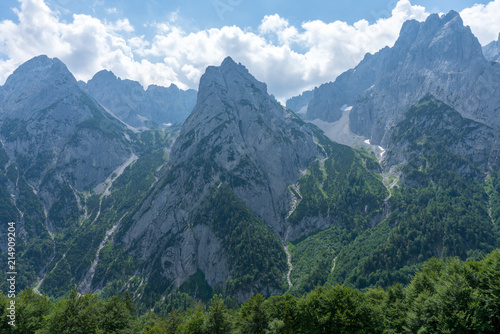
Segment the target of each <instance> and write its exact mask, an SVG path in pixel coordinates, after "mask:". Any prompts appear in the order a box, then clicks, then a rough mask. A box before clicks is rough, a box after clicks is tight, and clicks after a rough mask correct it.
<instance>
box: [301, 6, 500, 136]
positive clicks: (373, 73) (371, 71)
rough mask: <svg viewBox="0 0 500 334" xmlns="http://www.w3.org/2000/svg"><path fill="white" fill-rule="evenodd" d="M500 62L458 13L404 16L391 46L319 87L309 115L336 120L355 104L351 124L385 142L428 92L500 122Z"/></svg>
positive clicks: (462, 109)
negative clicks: (343, 109)
mask: <svg viewBox="0 0 500 334" xmlns="http://www.w3.org/2000/svg"><path fill="white" fill-rule="evenodd" d="M499 83H500V66H498V65H497V64H494V65H492V64H491V63H490V62H488V61H487V60H486V59H485V58H484V57H483V55H482V51H481V45H480V44H479V42H478V40H477V39H476V37H475V36H474V35H473V34H472V32H471V30H470V28H469V27H464V25H463V22H462V19H461V18H460V16H459V15H458V13H456V12H454V11H452V12H450V13H448V14H447V15H445V16H442V17H439V16H438V15H437V14H433V15H430V16H429V17H428V18H427V20H426V21H425V22H422V23H419V22H417V21H408V22H405V23H404V25H403V27H402V29H401V33H400V37H399V39H398V40H397V42H396V43H395V45H394V47H392V48H384V49H382V50H381V51H379V52H378V53H376V54H374V55H370V54H367V55H366V57H365V59H364V60H363V61H362V62H361V63H360V64H359V65H358V66H357V67H356V68H355V69H353V70H350V71H347V72H345V73H344V74H342V75H341V76H339V77H338V78H337V80H336V81H335V82H333V83H329V84H325V85H322V86H321V87H319V88H317V89H316V90H315V95H314V99H313V100H312V101H311V103H310V104H309V108H308V112H307V118H308V119H316V118H319V119H322V120H324V121H328V122H334V121H336V120H338V119H340V117H341V115H342V112H341V110H340V108H341V107H342V106H343V105H348V106H353V108H352V111H351V113H350V127H351V130H352V131H353V132H354V133H356V134H359V135H362V136H364V137H366V138H369V139H370V140H371V142H372V144H382V145H385V144H386V143H387V141H388V140H389V138H390V133H391V131H392V130H391V128H392V127H393V126H394V125H396V124H397V123H398V122H399V121H400V120H401V119H402V115H403V114H404V112H405V111H406V110H408V108H409V107H410V106H411V105H413V104H414V103H416V102H418V101H419V100H420V99H421V98H423V97H424V96H425V95H426V94H428V93H430V94H432V95H433V96H435V97H436V98H437V99H439V100H442V101H443V102H445V103H446V104H449V105H450V106H452V107H453V108H455V109H456V110H457V111H459V112H460V113H461V114H462V116H464V117H467V118H470V119H473V120H476V121H479V122H488V124H489V125H491V126H493V127H494V128H498V127H500V116H499V114H498V112H497V108H498V105H499V102H500V94H499V93H500V92H499V90H500V85H499Z"/></svg>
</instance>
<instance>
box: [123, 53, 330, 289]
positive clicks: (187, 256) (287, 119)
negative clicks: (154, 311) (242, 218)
mask: <svg viewBox="0 0 500 334" xmlns="http://www.w3.org/2000/svg"><path fill="white" fill-rule="evenodd" d="M318 156H322V153H321V151H320V147H319V146H318V145H317V144H316V143H315V141H314V137H313V134H312V131H311V130H310V128H309V126H308V125H306V124H305V123H304V122H302V121H301V120H300V119H299V118H298V117H297V116H296V115H295V114H293V113H292V112H290V111H289V110H287V109H285V108H284V107H282V106H281V105H280V104H279V103H278V102H277V101H276V100H275V99H274V98H272V97H271V96H270V95H268V93H267V88H266V85H265V84H263V83H261V82H258V81H257V80H256V79H255V78H254V77H253V76H251V75H250V74H249V73H248V71H247V70H246V68H244V67H243V66H242V65H239V64H236V63H235V62H234V61H233V60H232V59H230V58H227V59H226V60H224V62H223V63H222V65H221V66H220V67H209V68H208V69H207V71H206V73H205V74H204V75H203V77H202V78H201V82H200V89H199V93H198V101H197V104H196V107H195V108H194V110H193V112H192V114H191V115H190V117H189V118H188V119H187V120H186V122H185V124H184V125H183V127H182V129H181V133H180V135H179V137H178V139H177V140H176V142H175V144H174V146H173V148H172V151H171V155H170V160H169V169H168V171H167V172H166V173H165V175H164V176H163V178H162V179H161V180H160V181H159V183H158V184H159V185H158V187H157V188H156V189H155V191H154V193H153V195H152V196H150V198H149V199H148V200H147V201H146V203H145V204H144V205H143V209H142V210H140V211H139V212H138V213H137V214H136V215H135V217H134V219H135V223H134V224H133V226H132V227H131V228H130V229H129V231H128V232H127V234H126V236H125V240H126V241H127V242H128V243H131V244H132V243H136V242H138V243H140V245H141V246H140V247H138V249H139V250H138V251H137V252H138V254H137V255H138V256H141V257H144V258H148V257H150V256H151V253H152V252H157V254H158V256H161V261H160V262H161V263H171V264H172V265H170V266H165V267H164V268H163V270H164V272H165V273H166V277H169V278H171V279H172V278H177V279H178V280H179V283H180V282H182V281H183V280H185V279H186V278H187V277H188V276H190V275H192V274H194V273H195V272H196V270H197V268H200V269H201V270H202V271H203V272H204V273H205V275H206V278H207V281H208V283H209V284H210V285H212V286H217V285H218V286H221V285H223V284H224V283H225V281H226V280H227V278H228V276H229V275H230V274H231V268H230V266H229V262H228V258H229V254H227V249H224V248H222V247H221V246H220V243H221V241H220V240H221V238H220V236H216V235H215V234H214V231H213V230H211V229H210V228H208V226H206V225H204V224H203V222H202V223H201V224H198V223H195V221H196V220H197V219H196V216H197V215H199V214H200V212H204V211H206V210H207V208H206V206H204V203H205V202H206V199H207V197H209V196H210V194H211V193H212V192H213V191H214V189H219V188H221V187H223V188H224V189H228V191H227V192H231V193H232V194H234V195H235V198H237V201H241V202H242V203H243V204H244V205H245V206H246V207H247V208H248V209H250V210H251V212H253V213H254V214H256V215H257V216H258V217H259V218H258V219H262V220H263V221H264V222H265V223H266V224H267V225H268V227H267V228H269V227H270V228H271V229H272V230H273V231H274V232H273V233H276V234H278V235H279V236H280V237H282V238H284V237H285V233H286V231H287V222H286V219H285V218H286V214H287V212H288V211H289V210H290V202H291V198H290V191H289V190H288V186H289V185H290V184H293V183H295V182H296V181H297V179H298V178H299V177H300V176H301V172H300V171H301V170H305V169H306V168H307V166H308V165H309V164H310V163H311V162H312V161H313V160H315V159H316V157H318ZM235 200H236V199H235ZM208 210H211V209H208ZM277 240H279V239H277ZM207 245H208V246H209V247H208V246H207ZM280 252H282V253H283V251H282V250H280Z"/></svg>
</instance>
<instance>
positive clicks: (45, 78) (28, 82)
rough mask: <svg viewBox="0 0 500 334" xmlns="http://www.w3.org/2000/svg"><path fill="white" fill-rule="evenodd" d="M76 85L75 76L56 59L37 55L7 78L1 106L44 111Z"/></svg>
mask: <svg viewBox="0 0 500 334" xmlns="http://www.w3.org/2000/svg"><path fill="white" fill-rule="evenodd" d="M77 86H78V83H77V81H76V79H75V77H74V76H73V74H71V72H70V71H69V70H68V68H67V67H66V65H64V64H63V63H62V62H61V61H60V60H59V59H57V58H49V57H47V56H38V57H35V58H33V59H31V60H28V61H27V62H26V63H24V64H22V65H21V66H20V67H19V68H18V69H17V70H15V71H14V73H13V74H12V75H10V76H9V77H8V78H7V81H6V82H5V85H4V86H2V87H1V90H2V91H3V94H2V95H3V104H4V107H5V109H6V110H7V109H9V110H10V109H11V107H14V106H15V107H16V109H17V108H18V109H19V110H24V111H29V110H34V109H38V108H39V109H43V108H47V107H48V106H50V105H51V104H52V103H54V102H55V101H58V100H61V99H63V98H65V97H66V96H67V95H68V93H69V92H70V91H73V90H74V89H78V87H77ZM78 90H79V89H78ZM0 108H1V106H0Z"/></svg>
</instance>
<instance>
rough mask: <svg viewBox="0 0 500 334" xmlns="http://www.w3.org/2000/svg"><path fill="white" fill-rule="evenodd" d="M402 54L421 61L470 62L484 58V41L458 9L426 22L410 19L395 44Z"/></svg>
mask: <svg viewBox="0 0 500 334" xmlns="http://www.w3.org/2000/svg"><path fill="white" fill-rule="evenodd" d="M394 50H395V51H396V53H397V55H398V56H401V57H403V56H405V55H407V56H410V57H411V60H412V61H413V62H414V63H416V64H419V63H420V64H419V65H424V64H425V65H426V66H431V64H435V63H436V62H441V63H442V62H446V63H448V64H450V63H453V64H452V66H455V65H456V64H461V65H462V66H465V67H466V66H469V65H470V62H484V59H483V56H482V51H481V45H480V43H479V41H478V40H477V38H476V37H475V36H474V35H473V34H472V31H471V30H470V28H469V27H468V26H464V23H463V21H462V18H461V17H460V15H459V14H458V13H457V12H455V11H450V12H449V13H448V14H446V15H443V16H439V15H438V14H432V15H430V16H429V17H428V18H427V20H425V22H421V23H420V22H417V21H414V20H412V21H407V22H406V23H405V24H404V25H403V28H402V29H401V33H400V36H399V38H398V40H397V41H396V43H395V45H394Z"/></svg>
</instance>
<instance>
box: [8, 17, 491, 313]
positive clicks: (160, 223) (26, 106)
mask: <svg viewBox="0 0 500 334" xmlns="http://www.w3.org/2000/svg"><path fill="white" fill-rule="evenodd" d="M490 49H493V47H491V48H490ZM490 54H492V53H490ZM499 90H500V67H499V65H498V63H496V62H494V61H492V60H491V59H488V60H487V59H486V58H485V56H484V55H483V49H482V48H481V45H480V44H479V42H478V41H477V39H476V37H475V36H474V35H473V34H472V32H471V31H470V28H468V27H464V25H463V22H462V20H461V18H460V16H459V15H458V13H456V12H453V11H452V12H450V13H448V14H447V15H442V16H439V15H437V14H434V15H431V16H429V17H428V19H427V20H426V21H425V22H417V21H408V22H406V23H405V24H404V25H403V28H402V30H401V33H400V36H399V39H398V40H397V42H396V43H395V45H394V46H393V47H392V48H389V47H387V48H384V49H382V50H380V51H379V52H378V53H376V54H373V55H371V54H368V55H366V56H365V58H364V60H363V61H362V62H361V63H360V64H359V65H358V66H357V67H355V68H354V69H352V70H349V71H347V72H345V73H344V74H342V75H340V76H339V77H338V78H337V79H336V80H335V81H334V82H331V83H326V84H324V85H322V86H320V87H318V88H316V89H314V90H313V91H310V92H304V93H303V94H302V95H301V96H300V97H297V98H295V99H293V100H290V101H289V102H288V103H287V106H288V107H289V108H291V109H292V110H295V111H297V113H298V114H299V115H300V116H301V117H302V118H301V117H299V116H298V115H297V114H296V113H294V112H293V111H292V110H291V109H289V108H286V107H284V106H282V105H281V104H280V103H279V102H278V101H276V99H275V98H274V97H273V96H272V95H270V94H269V93H268V91H267V86H266V84H265V83H262V82H259V81H258V80H257V79H255V78H254V77H253V76H252V75H251V74H250V73H249V71H248V70H247V69H246V68H245V67H244V66H243V65H242V64H239V63H237V62H235V61H234V60H233V59H231V58H229V57H228V58H226V59H225V60H224V61H223V62H222V63H221V65H220V66H210V67H208V68H207V69H206V72H205V74H204V75H203V76H202V77H201V79H200V85H199V89H198V92H197V96H196V102H194V94H195V92H194V91H182V90H179V89H178V88H177V87H175V86H171V87H169V88H164V87H158V86H150V87H149V88H148V89H147V90H144V89H143V88H142V86H140V84H139V83H137V82H133V81H130V80H121V79H119V78H117V77H116V76H115V75H114V74H113V73H111V72H107V71H102V72H99V73H97V74H96V75H95V76H94V78H93V79H91V80H90V81H89V82H87V83H83V82H77V81H76V80H75V78H74V77H73V75H72V74H71V73H70V72H69V71H68V69H67V68H66V66H65V65H64V64H63V63H62V62H60V61H59V60H58V59H50V58H48V57H46V56H39V57H36V58H34V59H32V60H30V61H28V62H26V63H25V64H23V65H22V66H20V67H19V68H18V69H17V70H16V71H15V72H14V73H13V74H12V75H11V76H10V77H9V78H8V79H7V81H6V83H5V84H4V85H3V86H2V87H0V141H1V147H0V197H1V203H2V204H1V206H0V219H1V221H2V224H5V223H6V222H8V221H15V222H16V223H17V228H18V245H19V246H18V250H17V253H18V263H19V268H18V271H19V273H20V275H19V282H18V284H19V287H20V288H24V287H29V286H31V287H35V289H36V291H41V292H43V293H46V294H49V295H51V296H53V297H60V296H64V295H67V294H68V293H69V291H70V290H71V289H73V288H76V289H77V290H78V291H79V292H82V293H84V292H100V293H101V295H102V296H104V297H106V296H111V295H114V294H119V293H123V292H124V291H129V292H130V294H131V295H132V298H133V299H134V300H135V302H136V305H137V307H138V309H139V310H142V311H145V310H146V309H151V308H154V309H159V308H162V307H166V306H165V305H166V304H167V303H168V300H169V298H168V297H169V296H170V295H172V294H173V293H176V292H179V293H182V294H184V295H185V296H187V297H186V298H191V299H193V298H194V299H201V300H205V301H206V300H208V299H210V297H211V296H212V295H213V294H214V293H224V294H225V295H226V296H229V297H232V298H234V300H235V301H237V302H243V301H245V300H247V299H248V298H250V297H251V296H252V295H254V294H256V293H262V294H264V295H266V296H271V295H276V294H283V293H285V292H287V291H289V292H291V293H293V294H302V293H305V292H307V291H310V290H311V289H313V288H314V287H315V286H317V285H335V284H345V285H350V286H353V287H356V288H359V289H365V288H369V287H374V286H384V287H385V286H388V285H391V284H393V283H395V282H400V283H408V282H409V280H410V277H411V275H412V274H413V273H414V272H415V271H416V270H418V268H419V267H420V266H421V265H422V263H423V262H424V261H426V260H428V259H429V258H431V257H441V258H446V257H448V256H458V257H460V258H462V259H463V260H465V259H479V258H481V257H482V256H484V255H485V254H486V253H488V252H490V251H491V250H493V249H495V248H497V247H499V244H500V232H499V219H500V173H499V170H500V169H499V161H498V159H499V150H498V147H499V145H498V137H499V136H498V134H499V127H500V118H499V117H498V110H499V108H500V100H499V99H500V98H499V96H500V94H498V93H499ZM297 109H298V110H297ZM308 121H312V123H309V122H308ZM181 123H182V125H181ZM313 123H314V124H313ZM315 124H316V125H315ZM358 144H359V145H358ZM1 233H2V235H3V233H4V232H1ZM5 240H6V238H3V239H2V241H1V242H0V250H1V251H2V252H6V250H7V244H6V242H5ZM2 261H4V259H3V258H2ZM2 263H3V262H2Z"/></svg>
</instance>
